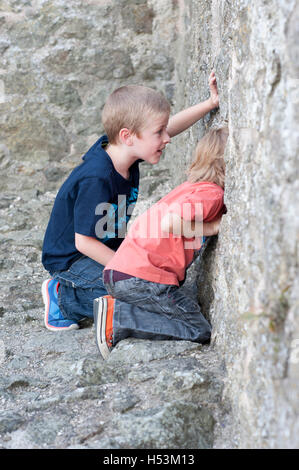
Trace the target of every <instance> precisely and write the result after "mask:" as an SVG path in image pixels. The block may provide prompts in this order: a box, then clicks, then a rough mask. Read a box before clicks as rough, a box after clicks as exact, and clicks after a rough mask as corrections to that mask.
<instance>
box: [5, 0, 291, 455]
mask: <svg viewBox="0 0 299 470" xmlns="http://www.w3.org/2000/svg"><path fill="white" fill-rule="evenodd" d="M0 25H1V36H0V52H1V67H0V110H1V113H0V116H1V117H0V123H1V134H0V135H1V138H0V171H1V180H0V192H1V198H0V199H1V200H0V214H1V222H2V223H1V227H0V250H1V259H0V276H1V279H0V280H1V292H0V298H1V305H0V447H2V448H9V449H16V448H70V449H72V448H100V449H101V448H111V449H114V448H169V447H172V448H210V447H214V448H279V447H280V448H281V447H283V448H292V447H298V446H299V442H298V436H299V429H298V422H299V421H298V379H299V365H298V364H299V324H298V287H297V286H298V283H297V286H296V279H298V272H297V269H298V261H297V258H296V256H297V250H298V248H297V246H298V241H297V240H298V216H297V211H296V209H295V207H298V204H296V203H297V202H298V193H299V192H298V181H297V180H296V176H297V170H298V168H297V166H296V150H297V147H298V131H297V128H298V84H299V76H298V73H299V71H298V55H299V53H298V45H297V37H298V34H297V33H298V5H296V2H295V0H282V1H280V2H273V1H269V0H263V1H259V0H254V1H249V0H237V1H235V2H231V1H224V0H209V1H206V0H200V1H187V0H185V1H184V0H180V1H173V0H148V1H145V0H130V1H126V2H125V1H124V0H84V1H83V0H69V1H67V2H66V1H65V0H22V1H20V0H18V1H17V0H5V1H4V0H0ZM212 68H213V69H214V70H215V72H216V75H217V78H218V83H219V91H220V109H219V110H218V111H214V112H212V113H210V114H209V115H207V116H206V117H205V118H204V119H202V120H201V121H200V123H199V124H197V125H195V126H193V127H192V128H191V129H190V130H188V131H186V132H184V133H183V134H182V135H181V136H178V137H176V138H174V139H173V140H172V143H171V144H170V145H169V149H168V151H167V153H166V155H165V157H163V159H162V161H161V162H160V164H159V165H158V166H156V167H151V166H149V165H147V164H143V165H141V166H142V179H141V187H140V193H141V199H140V201H139V202H138V204H137V207H136V212H135V214H138V213H139V212H142V211H143V210H145V209H146V208H147V207H148V206H149V205H150V204H152V203H153V202H155V201H156V200H157V199H158V198H159V197H160V196H161V195H163V194H165V193H166V192H167V191H169V190H170V189H172V188H173V187H174V186H175V184H177V183H180V182H181V181H183V180H184V178H185V168H186V165H187V164H188V163H189V161H190V160H191V157H192V152H193V149H194V147H195V144H196V142H197V140H198V138H199V137H201V136H202V135H203V134H204V132H205V130H206V129H207V128H209V127H211V126H218V125H222V124H223V123H227V124H228V126H229V130H230V138H229V143H228V146H227V151H226V163H227V166H226V168H227V170H226V192H225V201H226V205H227V209H228V212H227V214H226V215H225V216H224V217H223V222H222V224H221V230H220V233H219V236H218V237H214V238H213V239H212V240H211V241H210V243H209V245H208V247H207V249H206V251H205V252H204V254H203V256H202V257H201V258H198V259H197V260H196V262H195V263H194V265H193V266H192V268H190V270H189V272H188V277H187V282H186V286H185V289H186V291H187V292H188V293H189V294H190V295H191V296H197V295H198V298H199V301H200V303H201V305H202V308H203V311H204V313H205V314H206V315H207V316H208V317H209V318H210V320H211V322H212V326H213V337H212V343H211V345H210V346H204V347H200V346H198V345H196V344H193V343H188V342H174V341H163V342H160V341H158V342H154V341H138V340H133V339H127V340H125V341H123V342H121V343H119V344H118V345H117V347H116V348H115V349H114V350H113V352H112V354H111V356H110V357H109V360H108V361H106V362H103V361H102V360H101V358H100V356H99V354H98V352H97V350H96V346H95V341H94V332H93V326H92V323H91V322H89V321H86V322H85V324H84V325H82V328H81V329H80V330H78V331H73V332H69V333H68V334H64V333H57V334H54V333H51V332H49V331H48V330H46V329H45V328H44V326H43V305H42V298H41V294H40V286H41V283H42V281H43V279H45V278H46V277H47V273H46V272H45V271H44V270H43V268H42V266H41V263H40V255H41V246H42V240H43V234H44V230H45V227H46V224H47V221H48V217H49V213H50V210H51V207H52V204H53V201H54V198H55V194H56V192H57V190H58V188H59V186H60V185H61V183H62V181H63V180H64V178H65V177H66V175H67V174H68V173H69V172H70V171H71V169H72V168H73V167H74V166H75V165H77V164H78V162H79V161H80V156H81V155H82V153H84V152H85V151H86V150H87V149H88V147H89V146H90V145H91V144H92V143H93V142H94V141H95V140H96V138H97V137H98V136H99V135H100V134H101V132H102V128H101V122H100V114H101V109H102V106H103V104H104V102H105V99H106V97H107V95H108V94H109V92H110V91H111V90H112V89H114V88H116V87H117V86H119V85H121V84H124V83H144V84H147V85H149V86H153V87H154V88H156V89H159V90H161V91H162V92H164V93H165V94H166V96H167V97H168V98H169V99H170V100H171V103H172V104H173V111H175V110H179V109H182V108H183V107H186V106H188V105H192V104H195V103H197V102H198V101H201V100H203V99H205V98H207V97H208V88H207V80H208V75H209V72H210V70H211V69H212Z"/></svg>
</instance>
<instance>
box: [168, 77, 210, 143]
mask: <svg viewBox="0 0 299 470" xmlns="http://www.w3.org/2000/svg"><path fill="white" fill-rule="evenodd" d="M209 87H210V98H209V99H208V100H206V101H203V102H202V103H198V104H196V105H194V106H191V107H190V108H187V109H184V110H183V111H180V112H179V113H177V114H175V115H174V116H172V117H171V118H170V119H169V123H168V126H167V133H168V134H169V136H170V137H174V136H175V135H177V134H180V133H181V132H183V131H184V130H186V129H188V127H190V126H192V125H193V124H195V122H197V121H198V120H199V119H201V118H202V117H203V116H205V114H207V113H208V112H209V111H211V110H212V109H214V108H217V107H218V106H219V96H218V88H217V81H216V77H215V73H214V72H212V73H211V74H210V77H209Z"/></svg>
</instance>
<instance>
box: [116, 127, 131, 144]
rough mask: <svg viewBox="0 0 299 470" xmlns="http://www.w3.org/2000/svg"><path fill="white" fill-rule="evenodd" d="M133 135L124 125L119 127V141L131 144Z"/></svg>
mask: <svg viewBox="0 0 299 470" xmlns="http://www.w3.org/2000/svg"><path fill="white" fill-rule="evenodd" d="M133 136H134V134H133V132H132V131H130V130H129V129H127V128H126V127H124V128H123V129H121V130H120V131H119V134H118V137H119V140H120V142H121V143H122V144H125V145H129V146H131V145H133Z"/></svg>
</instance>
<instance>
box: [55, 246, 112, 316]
mask: <svg viewBox="0 0 299 470" xmlns="http://www.w3.org/2000/svg"><path fill="white" fill-rule="evenodd" d="M103 269H104V266H102V265H101V264H99V263H97V262H96V261H94V260H92V259H91V258H88V257H87V256H84V255H82V256H81V257H80V258H79V259H78V260H76V261H75V262H74V263H73V264H72V265H71V267H70V268H69V269H68V270H67V271H57V272H53V273H50V274H51V276H52V277H53V279H56V280H57V281H59V283H60V286H59V290H58V305H59V308H60V310H61V312H62V314H63V316H64V318H65V319H68V320H73V321H75V322H79V321H80V320H83V319H84V318H86V317H88V318H93V300H94V299H96V298H97V297H101V296H102V295H107V291H106V289H105V287H104V284H103V281H102V274H103Z"/></svg>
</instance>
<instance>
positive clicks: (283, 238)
mask: <svg viewBox="0 0 299 470" xmlns="http://www.w3.org/2000/svg"><path fill="white" fill-rule="evenodd" d="M298 14H299V9H298V3H297V4H296V2H295V1H281V2H274V1H266V0H264V1H261V0H254V1H246V0H243V1H234V2H231V1H221V0H210V1H206V0H205V1H197V2H187V1H186V2H185V10H184V24H185V25H186V33H185V39H184V46H183V47H182V51H188V54H187V57H186V54H185V53H184V61H183V60H182V59H183V57H182V59H181V61H178V62H179V64H181V65H179V66H178V75H179V78H180V83H181V84H184V85H181V86H180V87H177V88H176V89H177V93H178V97H177V101H180V106H185V105H187V104H191V103H193V102H195V101H198V99H203V98H205V97H206V95H205V93H206V89H207V87H206V82H207V74H208V72H209V71H210V70H211V69H212V68H213V69H214V70H215V72H216V76H217V78H218V83H219V90H220V110H219V111H218V112H217V113H216V114H213V115H212V116H207V117H206V118H205V119H204V120H203V121H202V122H201V123H200V124H199V125H198V126H195V127H193V128H192V129H191V130H190V131H189V139H188V140H187V139H186V136H183V135H182V136H181V137H178V139H179V141H180V144H181V147H182V148H184V151H183V152H182V154H183V155H185V156H186V157H185V162H187V161H188V160H189V158H190V155H191V153H192V149H193V147H194V144H195V142H196V141H197V139H198V137H200V136H201V135H203V133H204V132H205V129H206V127H210V126H217V125H222V124H223V123H228V126H229V131H230V138H229V143H228V146H227V150H226V188H225V202H226V206H227V210H228V212H227V214H226V215H225V216H224V217H223V222H222V224H221V230H220V234H219V236H218V241H217V242H215V241H214V242H213V244H212V246H210V247H209V250H207V251H206V253H205V260H204V265H203V267H202V270H201V272H200V275H199V281H198V285H199V299H200V301H201V303H202V305H203V308H204V310H205V312H206V313H207V314H208V315H209V316H210V319H211V321H212V324H213V340H212V344H213V347H214V348H215V349H216V350H217V351H218V353H219V355H220V356H221V357H222V358H223V362H224V365H225V369H226V379H225V387H224V395H223V399H224V403H225V402H226V404H227V406H228V409H230V410H231V416H232V417H233V427H232V435H233V436H234V439H235V442H236V443H237V444H236V445H237V446H239V447H253V448H259V447H270V448H275V447H298V445H299V441H298V435H299V432H298V431H299V428H298V415H297V413H298V379H299V357H298V346H299V323H298V259H297V255H298V209H297V211H296V207H297V208H298V164H297V162H296V157H297V152H298V100H299V95H298V86H299V70H298V54H299V49H298V41H297V39H296V37H298V28H299V17H298ZM183 63H184V65H182V64H183ZM170 164H171V160H170ZM183 164H184V161H183V162H182V163H181V165H182V167H183ZM177 165H178V162H177V160H176V159H175V167H176V174H178V172H177ZM177 180H178V181H181V180H182V176H181V175H180V176H179V177H178V178H177ZM207 273H208V274H207ZM224 403H223V405H224Z"/></svg>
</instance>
